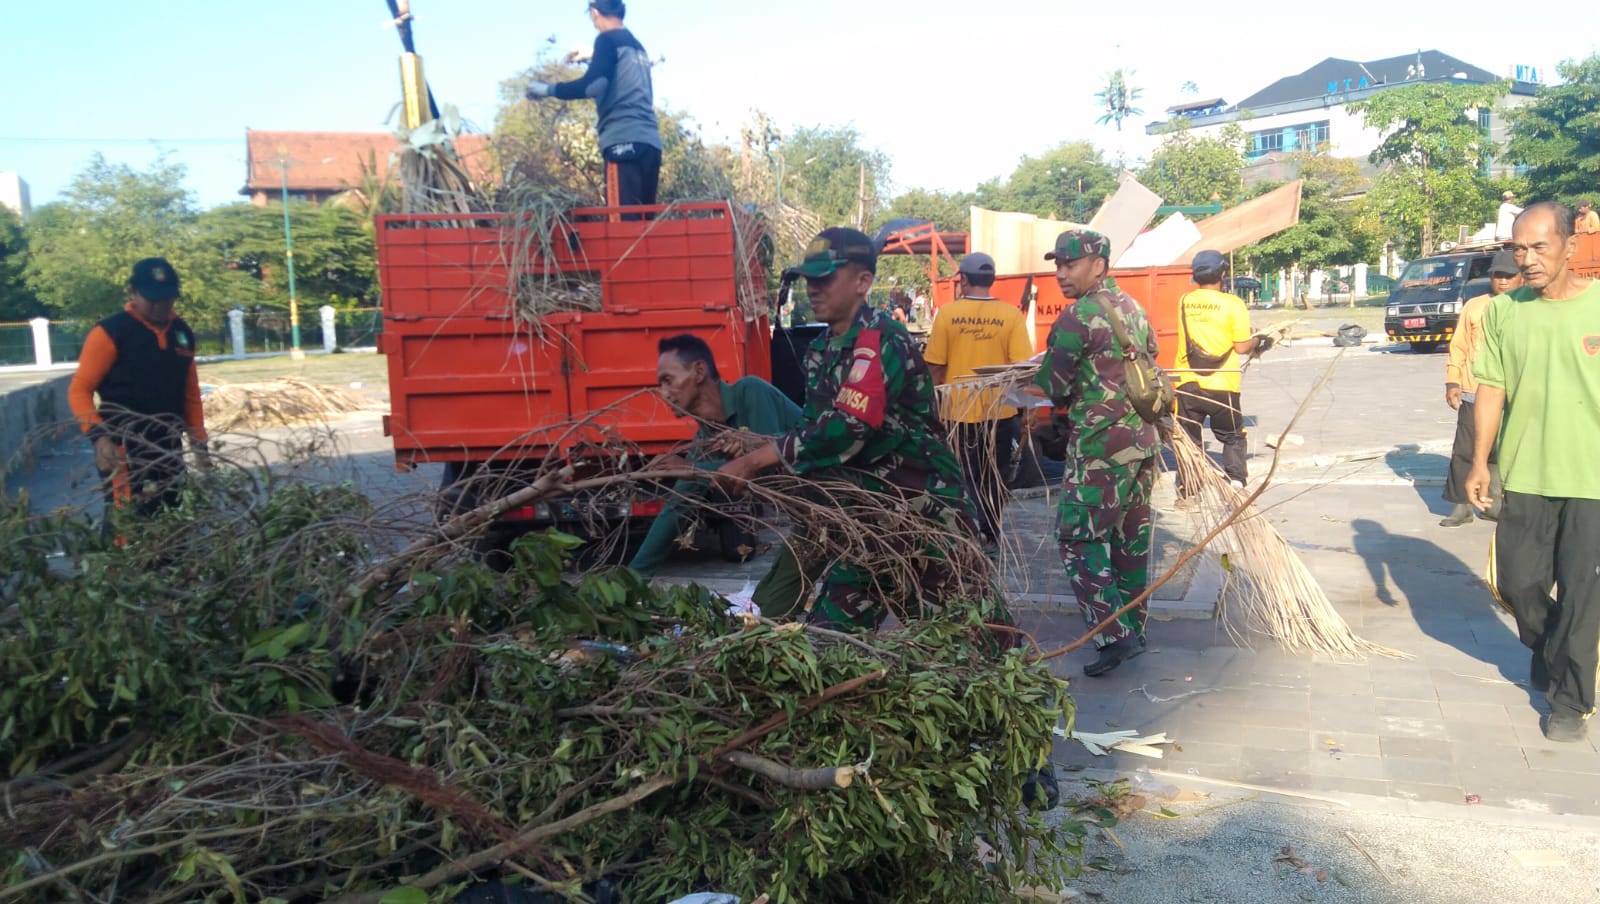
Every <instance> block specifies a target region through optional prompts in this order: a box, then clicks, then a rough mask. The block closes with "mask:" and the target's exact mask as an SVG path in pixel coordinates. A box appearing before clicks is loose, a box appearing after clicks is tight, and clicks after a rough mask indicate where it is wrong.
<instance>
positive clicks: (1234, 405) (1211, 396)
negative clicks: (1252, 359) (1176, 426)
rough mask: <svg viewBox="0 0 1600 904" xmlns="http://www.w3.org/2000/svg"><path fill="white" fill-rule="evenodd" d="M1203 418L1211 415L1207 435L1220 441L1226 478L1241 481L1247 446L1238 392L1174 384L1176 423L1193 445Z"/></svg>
mask: <svg viewBox="0 0 1600 904" xmlns="http://www.w3.org/2000/svg"><path fill="white" fill-rule="evenodd" d="M1207 418H1210V419H1211V435H1212V436H1215V437H1216V438H1217V442H1219V443H1221V444H1222V470H1223V471H1224V472H1225V473H1227V475H1228V479H1229V480H1237V481H1239V482H1240V483H1244V481H1245V477H1246V474H1247V472H1246V470H1245V459H1246V458H1247V457H1248V455H1249V452H1250V447H1249V444H1248V443H1247V442H1246V440H1245V437H1244V412H1243V411H1242V410H1240V408H1239V394H1238V393H1237V392H1225V391H1223V390H1221V389H1201V388H1200V384H1199V383H1185V384H1183V385H1182V386H1180V387H1178V423H1180V424H1182V425H1183V431H1184V432H1185V433H1187V434H1189V438H1190V439H1191V440H1194V444H1195V445H1196V446H1199V445H1200V427H1201V425H1202V424H1204V423H1205V421H1206V419H1207Z"/></svg>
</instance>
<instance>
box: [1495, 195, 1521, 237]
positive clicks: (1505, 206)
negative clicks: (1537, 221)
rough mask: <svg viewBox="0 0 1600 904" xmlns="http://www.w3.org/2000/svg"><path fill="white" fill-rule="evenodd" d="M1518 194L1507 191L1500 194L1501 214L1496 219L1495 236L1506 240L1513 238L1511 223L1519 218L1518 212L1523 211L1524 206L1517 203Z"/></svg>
mask: <svg viewBox="0 0 1600 904" xmlns="http://www.w3.org/2000/svg"><path fill="white" fill-rule="evenodd" d="M1516 199H1517V194H1516V192H1513V191H1505V192H1501V194H1500V215H1499V217H1498V218H1497V219H1496V220H1495V225H1494V237H1495V238H1496V239H1499V240H1500V241H1502V242H1504V241H1507V240H1509V239H1510V238H1511V224H1512V223H1513V222H1514V221H1515V220H1516V219H1517V214H1520V213H1522V208H1520V207H1518V206H1517V205H1516Z"/></svg>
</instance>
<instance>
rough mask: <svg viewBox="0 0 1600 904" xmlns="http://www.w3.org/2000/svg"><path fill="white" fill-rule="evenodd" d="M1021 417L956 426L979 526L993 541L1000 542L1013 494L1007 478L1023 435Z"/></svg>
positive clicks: (962, 465)
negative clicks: (1007, 504) (1013, 452)
mask: <svg viewBox="0 0 1600 904" xmlns="http://www.w3.org/2000/svg"><path fill="white" fill-rule="evenodd" d="M1021 418H1022V416H1021V415H1013V416H1012V417H1008V418H1006V419H1004V420H998V421H979V422H977V423H975V424H963V423H958V424H956V441H957V443H958V445H959V446H960V448H959V449H957V451H958V452H959V453H960V455H961V477H962V479H963V480H964V481H965V482H966V485H967V489H968V491H969V492H971V493H972V498H973V501H974V502H975V503H976V505H975V507H976V508H977V510H978V525H979V527H981V528H982V529H983V533H984V535H985V536H987V537H988V538H989V539H991V540H998V539H1000V512H1001V511H1002V510H1003V509H1004V508H1005V502H1006V498H1007V497H1008V496H1009V495H1010V494H1009V492H1008V491H1007V490H1006V475H1007V474H1010V473H1011V447H1012V446H1013V445H1015V444H1016V442H1017V438H1018V436H1019V435H1020V434H1021V431H1022V421H1021Z"/></svg>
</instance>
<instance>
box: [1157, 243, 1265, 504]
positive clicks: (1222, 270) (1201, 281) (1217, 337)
mask: <svg viewBox="0 0 1600 904" xmlns="http://www.w3.org/2000/svg"><path fill="white" fill-rule="evenodd" d="M1189 272H1190V273H1191V274H1193V278H1194V283H1195V285H1196V286H1198V288H1196V289H1195V290H1194V291H1193V292H1189V293H1188V294H1186V295H1184V296H1183V298H1181V299H1179V301H1178V359H1177V362H1176V367H1174V370H1175V371H1176V372H1177V374H1178V379H1179V380H1180V381H1181V382H1180V383H1179V385H1178V423H1179V424H1181V425H1182V426H1183V430H1184V432H1185V433H1187V434H1189V438H1190V439H1191V440H1194V443H1195V445H1196V446H1201V439H1200V427H1201V425H1203V424H1204V423H1205V422H1206V420H1207V419H1210V421H1211V435H1212V436H1215V437H1216V438H1217V442H1219V443H1221V444H1222V470H1223V471H1224V472H1225V473H1227V475H1228V481H1229V482H1230V483H1232V484H1233V485H1234V486H1236V487H1241V488H1242V487H1243V486H1244V482H1245V480H1246V479H1247V477H1248V476H1249V472H1248V470H1247V468H1246V465H1245V459H1246V457H1247V456H1248V455H1249V448H1250V447H1249V443H1248V442H1247V441H1246V439H1245V432H1244V411H1243V409H1241V408H1240V407H1239V405H1240V402H1239V393H1240V390H1241V389H1242V388H1243V386H1244V374H1243V373H1242V372H1241V369H1240V362H1241V361H1242V360H1243V356H1244V355H1249V354H1252V353H1255V352H1257V351H1265V350H1266V349H1267V348H1270V347H1271V345H1272V340H1271V339H1269V338H1268V337H1266V336H1257V335H1255V334H1254V333H1253V332H1252V331H1251V329H1250V311H1249V309H1248V308H1246V307H1245V305H1244V300H1243V299H1241V298H1240V297H1239V296H1237V295H1231V294H1229V293H1227V292H1224V291H1222V280H1223V278H1224V277H1226V276H1227V275H1228V259H1227V258H1226V257H1223V256H1222V254H1221V253H1220V252H1217V251H1209V250H1208V251H1201V252H1200V253H1199V254H1196V255H1195V256H1194V260H1193V261H1191V262H1190V264H1189ZM1201 448H1204V446H1201ZM1178 502H1179V505H1180V507H1192V506H1193V505H1194V496H1193V493H1192V491H1191V492H1187V493H1186V492H1185V487H1184V486H1183V485H1182V481H1181V480H1180V481H1179V486H1178Z"/></svg>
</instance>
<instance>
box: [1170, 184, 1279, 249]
mask: <svg viewBox="0 0 1600 904" xmlns="http://www.w3.org/2000/svg"><path fill="white" fill-rule="evenodd" d="M1301 184H1302V183H1301V181H1300V180H1298V179H1297V180H1295V181H1293V182H1290V183H1289V184H1288V185H1284V186H1282V187H1280V188H1275V189H1273V190H1272V191H1269V192H1267V193H1266V194H1264V195H1262V196H1261V197H1259V198H1251V199H1250V200H1248V201H1246V202H1244V203H1243V204H1240V205H1238V206H1236V207H1230V208H1228V209H1227V210H1224V211H1223V212H1222V213H1219V214H1217V215H1216V216H1213V217H1207V218H1205V219H1204V220H1201V221H1200V222H1198V223H1196V224H1195V226H1196V227H1197V228H1198V229H1199V230H1200V240H1199V241H1197V242H1195V243H1194V244H1193V245H1191V246H1189V247H1188V248H1186V249H1185V250H1184V252H1183V253H1182V254H1180V255H1178V256H1177V257H1175V258H1173V259H1172V260H1170V261H1168V263H1169V264H1187V263H1188V262H1189V261H1190V260H1192V259H1193V258H1194V256H1195V254H1196V253H1197V252H1199V251H1203V250H1205V249H1207V248H1210V249H1211V250H1213V251H1220V252H1222V253H1223V254H1227V253H1228V252H1229V251H1233V250H1235V249H1238V248H1243V247H1244V246H1246V245H1248V244H1250V243H1251V242H1259V241H1261V240H1262V239H1264V238H1268V237H1269V236H1274V235H1277V234H1278V233H1280V232H1282V231H1283V230H1285V229H1288V228H1289V227H1291V226H1293V225H1294V224H1296V223H1298V222H1300V186H1301Z"/></svg>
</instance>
